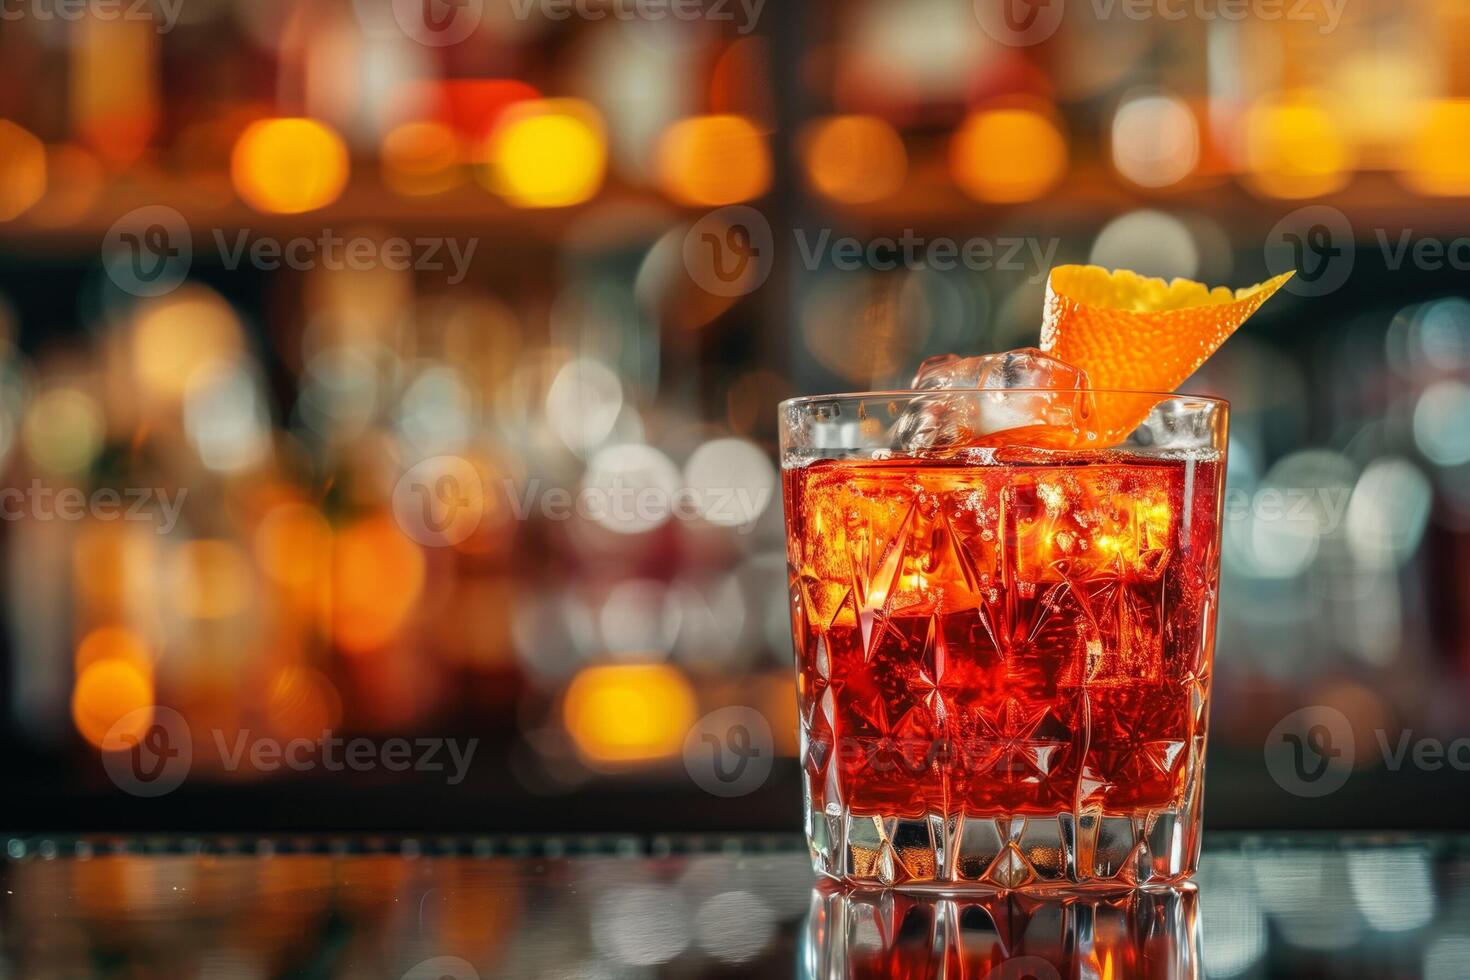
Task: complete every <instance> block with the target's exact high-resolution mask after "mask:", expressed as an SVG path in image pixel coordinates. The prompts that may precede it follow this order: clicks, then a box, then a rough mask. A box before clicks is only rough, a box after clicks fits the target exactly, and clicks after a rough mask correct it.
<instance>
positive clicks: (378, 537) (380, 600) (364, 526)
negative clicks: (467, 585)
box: [328, 515, 424, 654]
mask: <svg viewBox="0 0 1470 980" xmlns="http://www.w3.org/2000/svg"><path fill="white" fill-rule="evenodd" d="M331 582H332V585H331V590H330V594H329V596H328V601H329V603H330V617H331V628H332V638H333V639H334V640H335V641H336V642H337V644H338V645H339V646H341V647H342V649H344V650H346V651H347V652H349V653H358V654H360V653H368V652H370V651H373V650H376V649H378V648H380V647H382V646H383V645H385V644H386V643H388V642H389V641H390V640H392V639H393V637H394V636H396V635H397V634H398V631H399V630H401V629H402V628H403V625H404V623H405V622H406V621H407V619H408V616H409V614H410V613H411V612H412V611H413V610H414V608H415V606H416V605H417V603H418V600H419V596H420V594H421V593H422V591H423V587H424V554H423V551H422V550H421V549H420V548H419V546H418V545H417V544H415V543H414V542H413V541H412V540H411V539H410V538H409V537H408V536H407V535H405V534H404V533H403V532H402V531H401V530H400V529H399V527H398V525H397V524H395V523H394V522H393V519H392V518H391V517H389V516H387V515H375V516H371V517H367V518H364V519H362V520H359V521H356V522H354V523H352V524H350V525H348V526H346V527H344V528H342V529H341V530H340V531H338V532H337V535H336V536H335V538H334V539H333V542H332V580H331Z"/></svg>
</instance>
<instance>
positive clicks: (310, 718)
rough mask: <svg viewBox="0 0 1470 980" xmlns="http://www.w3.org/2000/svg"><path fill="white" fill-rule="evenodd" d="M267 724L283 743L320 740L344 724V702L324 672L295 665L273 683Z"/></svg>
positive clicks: (280, 674)
mask: <svg viewBox="0 0 1470 980" xmlns="http://www.w3.org/2000/svg"><path fill="white" fill-rule="evenodd" d="M265 713H266V721H267V722H268V723H269V725H270V730H271V733H272V734H273V735H275V736H276V737H277V738H280V739H293V738H307V739H312V740H317V739H320V738H321V737H322V736H323V734H324V733H325V732H327V731H328V730H329V729H333V728H336V727H337V726H338V725H339V724H341V722H342V698H341V695H339V694H338V693H337V688H336V686H335V685H334V684H333V683H332V682H331V680H329V679H328V678H327V676H326V675H325V674H323V673H322V672H321V671H318V670H313V669H312V668H310V667H302V666H299V665H294V666H290V667H283V668H282V669H281V670H280V671H278V672H277V673H276V676H275V677H274V678H273V679H272V680H271V686H270V693H269V694H268V696H267V699H266V707H265Z"/></svg>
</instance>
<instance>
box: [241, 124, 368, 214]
mask: <svg viewBox="0 0 1470 980" xmlns="http://www.w3.org/2000/svg"><path fill="white" fill-rule="evenodd" d="M350 169H351V167H350V162H349V160H348V156H347V144H346V143H344V142H343V141H342V137H340V136H338V135H337V133H336V132H335V131H333V130H332V129H331V128H330V127H328V126H326V125H323V124H322V123H319V122H317V121H316V120H314V119H263V120H261V121H259V122H256V123H252V124H251V125H250V126H249V128H247V129H246V130H245V132H244V133H242V134H241V135H240V139H239V140H238V141H237V142H236V143H235V152H234V155H233V156H232V158H231V160H230V176H231V177H232V179H233V180H234V182H235V190H236V191H237V192H238V193H239V195H240V196H241V197H242V198H244V199H245V203H246V204H249V205H250V206H251V207H253V208H255V209H256V210H257V211H269V212H274V213H276V214H300V213H301V212H303V211H314V210H316V209H317V208H323V207H326V206H327V205H328V204H331V203H332V202H333V201H335V200H336V199H337V198H338V197H339V196H341V194H342V190H343V188H345V187H346V186H347V175H348V173H349V171H350Z"/></svg>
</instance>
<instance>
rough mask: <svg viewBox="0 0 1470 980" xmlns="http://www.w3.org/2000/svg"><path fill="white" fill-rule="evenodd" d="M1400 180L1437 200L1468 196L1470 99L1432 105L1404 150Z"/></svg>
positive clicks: (1449, 100)
mask: <svg viewBox="0 0 1470 980" xmlns="http://www.w3.org/2000/svg"><path fill="white" fill-rule="evenodd" d="M1403 178H1404V181H1405V182H1406V183H1407V184H1408V185H1409V186H1410V187H1412V188H1413V189H1414V190H1416V191H1418V192H1419V193H1421V194H1432V195H1435V196H1436V197H1453V196H1460V195H1470V99H1441V100H1439V101H1437V102H1434V103H1432V104H1431V105H1430V106H1429V107H1428V110H1427V111H1426V113H1425V116H1424V122H1423V124H1422V125H1421V126H1420V127H1419V129H1418V132H1416V133H1415V134H1414V138H1413V140H1412V141H1411V142H1410V143H1409V145H1408V146H1406V147H1405V148H1404V155H1403Z"/></svg>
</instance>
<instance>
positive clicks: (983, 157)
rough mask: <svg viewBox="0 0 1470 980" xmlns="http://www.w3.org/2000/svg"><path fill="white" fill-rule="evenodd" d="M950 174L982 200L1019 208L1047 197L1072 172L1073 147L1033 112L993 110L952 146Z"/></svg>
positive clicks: (967, 124)
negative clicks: (1069, 159) (1022, 203)
mask: <svg viewBox="0 0 1470 980" xmlns="http://www.w3.org/2000/svg"><path fill="white" fill-rule="evenodd" d="M949 160H950V169H951V171H952V173H953V175H954V179H955V182H956V183H957V184H959V186H960V189H961V190H963V191H964V192H965V193H966V194H968V195H969V196H971V197H973V198H975V199H976V200H978V201H990V202H995V203H1001V204H1006V203H1015V202H1019V201H1031V200H1035V199H1036V198H1038V197H1040V196H1041V195H1042V194H1045V193H1046V192H1047V191H1049V190H1051V188H1052V187H1053V186H1054V185H1055V184H1056V183H1057V181H1059V180H1061V178H1062V175H1063V174H1064V173H1065V172H1066V169H1067V143H1066V140H1065V139H1063V137H1062V134H1061V132H1060V131H1059V130H1058V129H1057V127H1056V125H1055V124H1054V123H1052V121H1051V120H1050V119H1048V118H1047V117H1046V116H1044V115H1042V114H1041V113H1039V112H1034V111H1032V110H1030V109H990V110H984V111H980V112H975V113H973V114H971V116H970V117H969V118H968V119H966V120H965V121H964V123H963V124H962V125H961V126H960V128H959V130H958V131H957V132H956V133H955V134H954V139H953V140H952V141H951V143H950V152H949Z"/></svg>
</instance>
